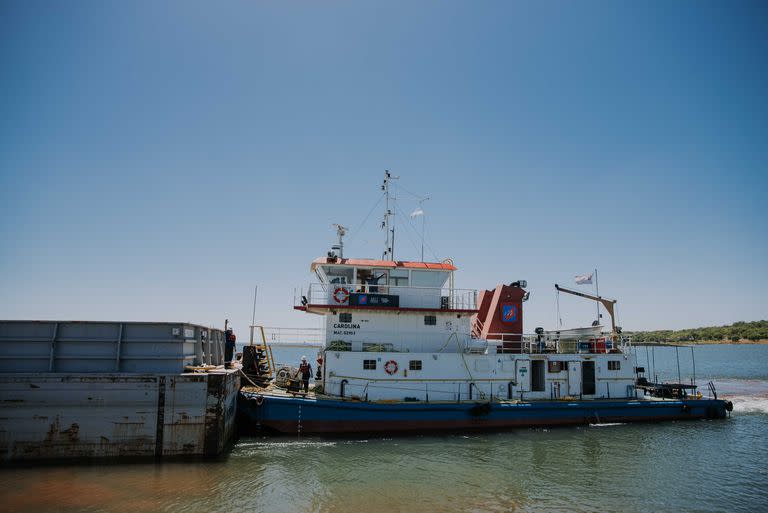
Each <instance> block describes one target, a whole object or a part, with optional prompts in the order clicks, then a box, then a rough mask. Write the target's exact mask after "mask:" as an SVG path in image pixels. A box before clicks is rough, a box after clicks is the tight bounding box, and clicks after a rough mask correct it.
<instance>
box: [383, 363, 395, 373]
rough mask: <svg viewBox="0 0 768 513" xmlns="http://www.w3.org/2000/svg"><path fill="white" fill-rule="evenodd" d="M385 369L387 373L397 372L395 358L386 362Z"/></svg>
mask: <svg viewBox="0 0 768 513" xmlns="http://www.w3.org/2000/svg"><path fill="white" fill-rule="evenodd" d="M384 371H386V373H387V374H389V375H390V376H391V375H392V374H394V373H395V372H397V362H396V361H394V360H390V361H388V362H387V363H385V364H384Z"/></svg>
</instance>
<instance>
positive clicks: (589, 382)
mask: <svg viewBox="0 0 768 513" xmlns="http://www.w3.org/2000/svg"><path fill="white" fill-rule="evenodd" d="M581 393H582V395H595V362H582V363H581Z"/></svg>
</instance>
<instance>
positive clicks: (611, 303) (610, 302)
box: [555, 283, 616, 333]
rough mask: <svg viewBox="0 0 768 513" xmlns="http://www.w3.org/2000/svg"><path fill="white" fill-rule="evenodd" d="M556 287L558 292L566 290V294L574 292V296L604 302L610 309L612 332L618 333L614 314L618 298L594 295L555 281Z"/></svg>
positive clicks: (608, 309) (606, 307) (607, 308)
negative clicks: (566, 286)
mask: <svg viewBox="0 0 768 513" xmlns="http://www.w3.org/2000/svg"><path fill="white" fill-rule="evenodd" d="M555 288H556V289H557V291H558V292H565V293H566V294H573V295H574V296H579V297H583V298H586V299H591V300H592V301H599V302H600V303H602V304H603V306H604V307H605V309H606V310H607V311H608V314H609V315H610V316H611V332H612V333H616V318H615V317H614V315H613V310H614V307H615V306H616V300H615V299H607V298H604V297H602V296H593V295H592V294H585V293H584V292H579V291H577V290H571V289H566V288H565V287H561V286H560V285H558V284H557V283H555Z"/></svg>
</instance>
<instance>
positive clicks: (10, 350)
mask: <svg viewBox="0 0 768 513" xmlns="http://www.w3.org/2000/svg"><path fill="white" fill-rule="evenodd" d="M223 363H224V332H223V331H222V330H217V329H213V328H208V327H204V326H200V325H196V324H189V323H163V322H86V321H0V462H4V463H9V462H19V461H41V460H60V459H91V458H115V457H120V458H129V457H136V458H168V457H180V456H193V457H195V456H196V457H216V456H219V455H221V454H223V453H224V452H225V451H226V450H227V449H228V447H229V446H230V445H231V443H232V441H233V438H234V436H235V433H236V431H235V414H236V411H235V410H236V404H237V402H236V399H237V393H238V390H239V388H240V378H239V373H238V372H237V371H233V370H226V369H224V367H223ZM190 370H193V371H194V372H189V371H190Z"/></svg>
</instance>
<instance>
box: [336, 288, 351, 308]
mask: <svg viewBox="0 0 768 513" xmlns="http://www.w3.org/2000/svg"><path fill="white" fill-rule="evenodd" d="M348 299H349V291H348V290H347V289H345V288H344V287H337V288H336V290H334V291H333V300H334V301H336V302H337V303H339V304H343V303H346V302H347V300H348Z"/></svg>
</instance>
